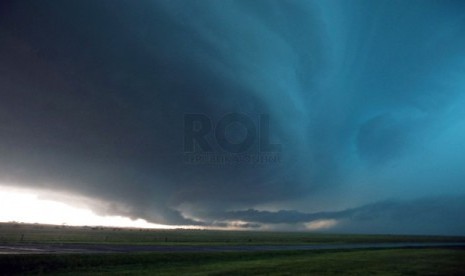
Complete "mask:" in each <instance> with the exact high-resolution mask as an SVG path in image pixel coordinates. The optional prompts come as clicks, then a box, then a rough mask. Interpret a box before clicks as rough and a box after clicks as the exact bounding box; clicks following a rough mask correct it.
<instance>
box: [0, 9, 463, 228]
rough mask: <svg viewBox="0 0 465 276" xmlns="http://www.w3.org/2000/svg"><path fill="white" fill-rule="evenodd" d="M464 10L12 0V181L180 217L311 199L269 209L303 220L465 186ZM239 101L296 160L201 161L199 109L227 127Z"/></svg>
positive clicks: (1, 30)
mask: <svg viewBox="0 0 465 276" xmlns="http://www.w3.org/2000/svg"><path fill="white" fill-rule="evenodd" d="M463 10H464V7H463V4H462V3H461V2H460V1H444V2H435V1H409V2H404V1H355V2H350V3H349V2H345V1H137V2H133V1H103V0H101V1H66V2H64V1H41V2H37V1H4V2H2V6H1V9H0V41H1V43H0V72H1V74H0V89H1V90H0V130H1V131H0V154H1V155H0V179H1V181H2V183H5V184H10V185H24V186H31V187H36V188H43V189H54V190H60V191H64V192H69V193H77V194H82V195H85V196H91V197H94V198H96V199H99V200H101V201H103V202H106V203H108V204H107V205H105V204H104V205H99V207H95V208H96V210H97V211H98V212H101V213H105V214H122V215H127V216H131V217H134V218H136V217H141V218H145V219H148V220H151V221H154V222H159V223H170V224H192V223H200V224H202V223H205V221H206V220H207V218H202V217H199V214H202V213H204V214H208V213H209V212H210V211H211V210H219V211H225V212H226V210H244V209H248V208H256V207H259V206H273V205H276V206H287V207H286V209H299V210H303V211H302V212H298V211H295V212H294V211H282V212H279V213H278V214H271V213H270V214H268V213H266V212H265V213H259V214H260V215H266V214H268V215H267V216H268V217H269V219H270V220H271V221H272V222H273V223H279V222H287V221H289V220H291V221H292V220H295V221H299V219H300V216H303V217H305V216H307V213H308V212H312V211H314V210H321V209H322V208H323V209H324V208H327V209H330V210H341V209H345V208H353V206H360V205H363V204H366V203H367V202H373V201H378V200H379V201H382V200H384V199H385V198H401V199H405V200H409V199H412V198H419V197H430V196H433V195H436V194H446V195H447V194H463V193H465V189H464V186H463V183H462V182H463V179H464V178H465V175H464V173H463V170H462V167H461V166H462V165H461V164H463V161H465V160H464V159H465V158H464V156H465V155H464V154H463V153H464V152H463V150H462V148H464V147H463V141H465V140H464V139H465V123H464V120H463V118H465V116H464V115H465V112H464V111H463V108H462V106H463V104H465V97H464V94H463V91H464V89H465V83H464V82H463V78H462V75H463V73H465V70H464V69H465V50H464V49H465V27H464V26H465V24H464V23H465V22H464V21H465V20H464V16H463ZM230 112H240V113H244V114H248V115H249V116H250V118H252V120H254V122H255V123H258V114H268V115H269V117H270V129H271V136H270V139H271V140H272V141H271V142H273V143H279V144H281V145H282V152H281V153H280V157H281V162H280V163H279V164H264V165H261V166H252V165H250V164H246V163H239V164H225V165H218V164H217V165H214V164H213V165H212V164H210V165H208V164H207V165H205V164H204V165H193V164H189V163H186V162H185V159H184V152H183V150H184V148H183V138H184V132H183V131H184V129H183V124H184V122H183V116H184V114H189V113H201V114H206V115H207V116H208V117H209V118H210V119H211V120H213V121H214V122H217V121H218V120H219V119H220V118H221V117H222V116H223V115H224V114H226V113H230ZM237 131H240V130H237ZM236 134H237V133H236ZM238 135H239V136H240V134H238ZM233 136H234V133H233ZM208 139H209V142H211V143H213V144H214V142H215V141H214V139H212V137H209V138H208ZM256 147H257V145H254V147H253V148H252V151H255V150H256ZM215 150H216V152H219V153H223V152H221V151H220V150H218V147H217V145H216V146H215ZM315 202H319V203H321V205H320V206H316V205H317V203H315ZM322 202H323V203H322ZM324 202H327V203H324ZM329 202H330V203H329ZM329 205H330V206H329ZM102 206H107V207H102ZM402 206H403V205H402ZM328 207H330V208H328ZM273 209H274V210H275V209H276V208H273ZM253 212H256V211H253ZM253 212H252V213H253ZM312 214H313V213H312ZM309 216H310V215H309ZM191 219H196V220H198V221H192V220H191ZM224 219H225V220H228V218H227V217H225V218H224ZM201 221H203V222H201ZM215 223H220V222H215ZM354 227H355V226H354ZM412 227H413V228H412V229H414V226H412ZM412 231H413V230H412Z"/></svg>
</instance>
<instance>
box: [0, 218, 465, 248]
mask: <svg viewBox="0 0 465 276" xmlns="http://www.w3.org/2000/svg"><path fill="white" fill-rule="evenodd" d="M15 242H24V243H28V242H29V243H31V242H32V243H94V244H105V243H111V244H164V245H166V244H170V245H171V244H172V245H196V244H199V245H200V244H207V245H247V244H254V245H257V244H264V245H265V244H268V245H275V244H320V243H383V242H465V237H444V236H407V235H347V234H341V235H338V234H321V233H309V232H295V233H293V232H256V231H211V230H182V229H179V230H148V229H123V228H102V227H69V226H51V225H38V224H37V225H36V224H13V223H0V244H2V243H15Z"/></svg>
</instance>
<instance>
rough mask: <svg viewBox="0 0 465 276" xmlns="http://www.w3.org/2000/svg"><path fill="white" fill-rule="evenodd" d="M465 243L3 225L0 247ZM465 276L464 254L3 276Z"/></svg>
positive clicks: (375, 252) (84, 266)
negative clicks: (32, 245)
mask: <svg viewBox="0 0 465 276" xmlns="http://www.w3.org/2000/svg"><path fill="white" fill-rule="evenodd" d="M464 241H465V237H442V236H396V235H335V234H315V233H282V232H247V231H242V232H241V231H207V230H140V229H116V228H90V227H62V226H50V225H30V224H14V223H0V245H3V246H8V244H18V243H24V244H28V243H46V244H48V243H63V244H64V243H91V244H140V245H145V244H155V245H156V244H163V245H173V246H175V245H223V246H224V245H238V244H240V245H259V244H263V245H266V244H271V245H276V244H281V245H290V244H321V243H383V242H464ZM28 273H30V274H38V273H53V274H69V273H84V274H107V273H108V274H115V273H116V274H135V275H141V274H142V275H143V274H150V275H153V274H156V275H173V274H177V275H231V274H233V275H238V274H239V275H257V274H259V275H260V274H261V275H296V274H301V275H309V274H311V275H334V274H337V275H375V274H376V275H465V249H464V248H421V249H419V248H418V249H413V248H405V249H357V250H355V249H353V250H311V251H268V252H214V253H186V252H185V253H120V254H37V255H26V254H16V255H15V254H11V255H10V254H4V255H2V254H0V275H9V274H28Z"/></svg>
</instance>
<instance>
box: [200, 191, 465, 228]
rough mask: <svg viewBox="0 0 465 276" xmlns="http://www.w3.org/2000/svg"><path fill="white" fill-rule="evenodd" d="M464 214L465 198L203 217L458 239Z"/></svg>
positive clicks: (291, 226) (257, 211)
mask: <svg viewBox="0 0 465 276" xmlns="http://www.w3.org/2000/svg"><path fill="white" fill-rule="evenodd" d="M464 212H465V197H464V196H463V195H462V196H447V197H433V198H423V199H415V200H411V201H400V200H386V201H382V202H377V203H371V204H367V205H363V206H360V207H356V208H350V209H346V210H341V211H332V212H315V213H304V212H299V211H295V210H280V211H274V212H273V211H259V210H254V209H248V210H243V211H229V212H223V213H220V212H212V213H210V214H209V215H205V217H210V218H211V219H213V220H219V221H242V222H244V225H247V224H250V223H253V224H257V225H260V224H261V225H266V224H277V223H279V224H289V226H288V228H287V229H293V228H295V227H296V225H298V224H301V223H312V222H316V221H322V220H323V221H324V220H335V221H337V222H338V223H337V224H336V225H335V226H334V227H333V228H332V231H334V232H358V233H372V234H373V233H379V234H383V233H384V234H385V233H392V234H402V233H404V234H436V235H437V234H445V235H454V234H455V235H461V234H462V233H463V232H464V231H465V222H464V221H463V213H464ZM257 227H258V226H257ZM317 230H321V229H317Z"/></svg>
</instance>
